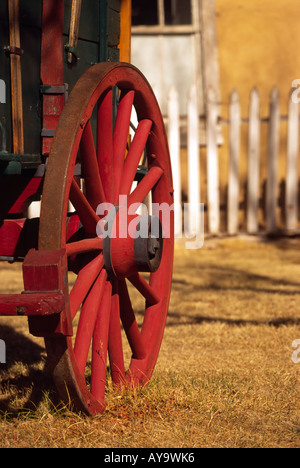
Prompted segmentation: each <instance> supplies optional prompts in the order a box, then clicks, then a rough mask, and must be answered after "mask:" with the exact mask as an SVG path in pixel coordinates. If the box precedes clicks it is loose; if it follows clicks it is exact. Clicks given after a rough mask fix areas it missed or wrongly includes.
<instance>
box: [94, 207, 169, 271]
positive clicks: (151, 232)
mask: <svg viewBox="0 0 300 468" xmlns="http://www.w3.org/2000/svg"><path fill="white" fill-rule="evenodd" d="M115 211H116V210H112V212H113V213H112V215H113V216H114V212H115ZM105 234H106V237H105V239H104V241H103V254H104V265H105V268H106V271H107V273H108V275H109V276H110V277H111V278H119V279H122V278H129V277H130V276H132V275H134V274H136V273H138V272H147V273H154V272H156V271H157V270H158V268H159V266H160V263H161V259H162V252H163V235H162V226H161V222H160V220H159V218H158V217H156V216H133V215H129V214H128V212H127V209H126V208H120V209H119V210H118V211H117V213H116V215H115V216H114V219H113V222H111V221H108V222H107V224H106V230H105Z"/></svg>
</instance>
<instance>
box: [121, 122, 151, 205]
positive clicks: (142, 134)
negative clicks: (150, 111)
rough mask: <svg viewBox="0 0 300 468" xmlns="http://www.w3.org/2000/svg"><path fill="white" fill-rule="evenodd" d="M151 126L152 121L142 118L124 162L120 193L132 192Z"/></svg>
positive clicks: (127, 193)
mask: <svg viewBox="0 0 300 468" xmlns="http://www.w3.org/2000/svg"><path fill="white" fill-rule="evenodd" d="M151 127H152V121H151V120H147V119H146V120H142V121H141V122H140V123H139V124H138V127H137V130H136V133H135V135H134V138H133V140H132V143H131V145H130V148H129V152H128V155H127V158H126V160H125V163H124V171H123V177H122V180H121V185H120V195H126V196H128V195H129V194H130V191H131V187H132V184H133V182H134V179H135V176H136V173H137V169H138V166H139V162H140V159H141V156H142V154H143V151H144V150H145V147H146V143H147V140H148V137H149V133H150V130H151Z"/></svg>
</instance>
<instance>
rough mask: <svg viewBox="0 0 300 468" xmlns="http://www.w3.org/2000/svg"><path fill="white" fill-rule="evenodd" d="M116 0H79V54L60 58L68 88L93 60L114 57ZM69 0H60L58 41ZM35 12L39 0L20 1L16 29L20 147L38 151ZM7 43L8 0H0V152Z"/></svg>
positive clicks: (7, 131)
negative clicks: (71, 59)
mask: <svg viewBox="0 0 300 468" xmlns="http://www.w3.org/2000/svg"><path fill="white" fill-rule="evenodd" d="M120 4H121V1H120V0H84V1H83V2H82V11H81V18H80V27H79V41H78V46H77V53H78V58H79V60H78V61H77V62H76V63H75V64H74V65H72V66H70V65H68V64H67V60H66V57H67V55H66V51H65V50H62V54H63V58H64V63H65V66H64V81H65V82H66V83H68V87H69V91H71V90H72V88H73V87H74V85H75V83H76V82H77V81H78V79H79V78H80V77H81V76H82V75H83V73H84V72H85V71H86V70H87V69H88V68H90V66H91V65H93V64H95V63H98V62H99V61H118V60H119V51H118V44H119V39H120ZM71 5H72V0H65V15H64V40H63V42H64V45H65V44H67V43H68V34H69V24H70V16H71ZM41 18H42V0H39V1H35V2H32V0H22V1H21V2H20V34H21V47H22V49H23V50H24V55H23V56H22V60H21V64H22V88H23V109H24V144H25V153H30V154H39V153H40V151H41V128H42V113H41V107H42V106H41V102H42V101H41V94H40V62H41ZM8 44H9V31H8V2H7V1H1V2H0V80H4V82H5V86H6V102H5V103H3V102H0V145H1V146H0V152H1V151H3V150H6V151H8V152H11V151H12V144H11V140H12V135H11V109H10V60H9V56H8V54H6V53H5V51H4V47H5V46H6V45H8ZM3 133H4V136H3Z"/></svg>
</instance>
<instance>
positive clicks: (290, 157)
mask: <svg viewBox="0 0 300 468" xmlns="http://www.w3.org/2000/svg"><path fill="white" fill-rule="evenodd" d="M288 113H289V116H288V140H287V168H286V206H285V209H286V229H287V230H288V231H295V230H296V228H297V224H298V157H299V104H298V103H296V102H293V100H292V99H291V97H290V99H289V109H288Z"/></svg>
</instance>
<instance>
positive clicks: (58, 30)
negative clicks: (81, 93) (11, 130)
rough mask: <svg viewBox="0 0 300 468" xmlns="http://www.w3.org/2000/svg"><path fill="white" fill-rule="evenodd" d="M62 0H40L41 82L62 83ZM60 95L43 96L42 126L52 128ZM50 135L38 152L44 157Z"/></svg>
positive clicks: (58, 84) (62, 95)
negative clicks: (41, 3) (41, 8)
mask: <svg viewBox="0 0 300 468" xmlns="http://www.w3.org/2000/svg"><path fill="white" fill-rule="evenodd" d="M63 23H64V0H61V1H59V2H57V0H44V1H43V12H42V40H41V82H42V85H43V86H62V85H63V53H62V51H63ZM64 101H65V97H64V94H58V95H51V94H45V95H44V96H43V129H46V130H55V129H56V127H57V124H58V119H59V117H60V115H61V112H62V109H63V107H64ZM52 140H53V138H49V137H43V139H42V142H43V147H42V154H43V155H45V156H48V155H49V153H50V149H51V145H52Z"/></svg>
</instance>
